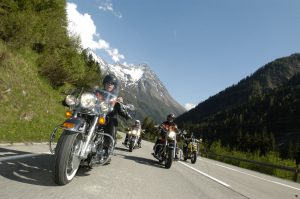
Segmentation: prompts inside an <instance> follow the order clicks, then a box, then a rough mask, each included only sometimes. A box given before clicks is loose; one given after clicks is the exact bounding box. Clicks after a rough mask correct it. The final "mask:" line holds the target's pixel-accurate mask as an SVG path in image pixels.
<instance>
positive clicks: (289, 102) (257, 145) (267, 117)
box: [178, 54, 300, 159]
mask: <svg viewBox="0 0 300 199" xmlns="http://www.w3.org/2000/svg"><path fill="white" fill-rule="evenodd" d="M299 72H300V54H294V55H291V56H289V57H285V58H281V59H278V60H275V61H274V62H271V63H269V64H267V65H265V66H264V67H262V68H261V69H259V70H258V71H257V72H255V73H254V74H253V75H252V76H250V77H247V78H246V79H244V80H242V81H240V82H239V83H238V84H237V85H234V86H232V87H230V88H228V89H226V90H224V91H222V92H221V93H219V94H217V95H216V96H214V97H212V98H210V99H208V100H207V101H206V102H204V103H202V104H199V105H198V107H196V108H195V109H194V110H193V111H190V112H188V113H186V114H185V115H183V116H182V117H179V118H178V120H179V121H180V124H181V125H182V126H184V127H185V128H187V129H190V130H191V131H194V132H196V134H197V135H198V136H200V137H203V138H204V140H206V142H207V143H208V144H209V145H211V144H213V143H214V142H216V141H218V140H220V143H221V145H222V146H223V147H229V148H230V149H231V150H239V151H244V152H251V153H255V152H259V154H260V155H262V156H264V155H266V154H267V153H268V152H279V153H280V156H281V157H282V158H290V159H294V158H295V157H296V154H297V152H298V151H300V145H299V143H300V126H299V123H300V75H299V74H300V73H299ZM222 106H223V108H221V107H222ZM217 107H219V108H217ZM201 110H202V112H200V111H201ZM189 118H194V119H191V120H190V119H189ZM180 119H181V120H180Z"/></svg>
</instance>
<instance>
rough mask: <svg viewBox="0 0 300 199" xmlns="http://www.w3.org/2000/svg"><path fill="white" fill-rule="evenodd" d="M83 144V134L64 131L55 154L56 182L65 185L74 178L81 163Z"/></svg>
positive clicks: (54, 172)
mask: <svg viewBox="0 0 300 199" xmlns="http://www.w3.org/2000/svg"><path fill="white" fill-rule="evenodd" d="M81 144H82V136H81V134H78V133H74V132H70V131H64V132H63V133H62V135H61V137H60V138H59V141H58V143H57V146H56V150H55V156H54V171H53V174H54V182H55V183H56V184H58V185H65V184H68V183H69V182H71V180H72V179H73V178H74V176H75V174H76V172H77V170H78V168H79V164H80V161H81V160H80V159H79V158H78V153H79V150H80V146H81Z"/></svg>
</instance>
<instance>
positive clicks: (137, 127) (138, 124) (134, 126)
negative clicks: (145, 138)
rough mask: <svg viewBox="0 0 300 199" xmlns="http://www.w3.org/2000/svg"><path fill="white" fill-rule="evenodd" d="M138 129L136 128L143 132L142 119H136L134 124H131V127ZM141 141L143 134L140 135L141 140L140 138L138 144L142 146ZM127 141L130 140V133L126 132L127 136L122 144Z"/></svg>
mask: <svg viewBox="0 0 300 199" xmlns="http://www.w3.org/2000/svg"><path fill="white" fill-rule="evenodd" d="M132 129H136V130H140V133H141V122H140V120H135V122H134V124H133V125H132V126H131V129H130V130H132ZM141 141H142V136H141V134H140V135H139V140H138V146H139V147H140V148H141V147H142V146H141ZM127 142H128V133H126V137H125V140H124V142H123V143H122V144H124V145H127Z"/></svg>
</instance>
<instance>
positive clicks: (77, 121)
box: [49, 89, 133, 185]
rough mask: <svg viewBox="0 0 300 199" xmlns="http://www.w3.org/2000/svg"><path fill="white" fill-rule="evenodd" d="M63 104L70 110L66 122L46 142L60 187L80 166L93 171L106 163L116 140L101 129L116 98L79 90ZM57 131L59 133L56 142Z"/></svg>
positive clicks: (101, 91)
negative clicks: (52, 158)
mask: <svg viewBox="0 0 300 199" xmlns="http://www.w3.org/2000/svg"><path fill="white" fill-rule="evenodd" d="M96 93H97V95H96ZM65 103H66V104H67V105H68V106H69V108H70V110H69V111H67V112H66V116H67V117H68V119H66V120H65V121H64V122H63V124H61V125H58V126H57V127H56V128H55V129H54V130H53V132H52V133H51V136H50V141H49V148H50V151H51V153H53V154H54V162H53V166H54V168H53V175H54V181H55V183H56V184H59V185H65V184H67V183H69V182H70V181H71V180H72V179H73V178H74V176H75V174H76V172H77V170H78V168H79V166H80V165H82V166H89V167H93V166H99V165H104V164H106V163H108V161H110V156H111V154H112V152H113V150H114V147H115V139H114V138H113V137H112V136H111V135H109V134H107V133H105V131H104V129H105V127H106V125H107V123H108V120H109V119H110V118H109V117H108V116H107V115H108V113H110V112H111V111H112V110H113V108H114V105H115V104H116V103H117V96H116V95H113V94H111V93H109V92H107V91H105V90H97V91H85V90H84V89H82V90H81V91H80V92H74V93H72V94H71V95H68V96H67V97H66V99H65ZM121 105H122V104H121ZM123 106H124V107H125V106H126V105H123ZM128 107H131V108H132V107H133V105H132V106H128ZM128 107H125V108H128ZM58 129H60V130H61V131H62V133H61V136H60V137H59V138H57V135H58V133H57V132H58ZM57 139H58V141H57V142H55V141H56V140H57Z"/></svg>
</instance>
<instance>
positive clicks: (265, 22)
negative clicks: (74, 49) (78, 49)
mask: <svg viewBox="0 0 300 199" xmlns="http://www.w3.org/2000/svg"><path fill="white" fill-rule="evenodd" d="M67 16H68V21H69V26H68V28H69V31H70V33H72V34H77V35H79V37H80V38H81V42H82V46H83V47H84V48H87V47H89V48H91V49H93V50H94V51H95V52H96V54H97V55H99V56H100V57H102V58H104V59H105V60H106V61H107V62H108V63H114V62H120V63H123V64H148V65H149V66H150V67H151V69H152V70H153V71H154V72H155V73H156V74H157V76H158V77H159V79H160V80H161V81H162V83H163V84H164V85H165V87H166V88H167V90H168V91H169V93H170V94H171V96H172V97H173V98H174V99H175V100H176V101H177V102H179V103H180V104H181V105H182V106H184V107H186V108H187V109H190V108H192V107H194V106H195V105H197V104H198V103H200V102H202V101H204V100H206V99H207V98H209V97H210V96H213V95H215V94H217V93H218V92H220V91H222V90H224V89H225V88H227V87H230V86H232V85H233V84H237V83H238V82H239V81H240V80H241V79H243V78H245V77H247V76H249V75H251V74H253V73H254V72H255V71H256V70H257V69H258V68H260V67H262V66H264V65H265V64H267V63H269V62H271V61H273V60H275V59H277V58H280V57H285V56H289V55H291V54H293V53H299V52H300V1H299V0H226V1H224V0H184V1H183V0H67Z"/></svg>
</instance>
